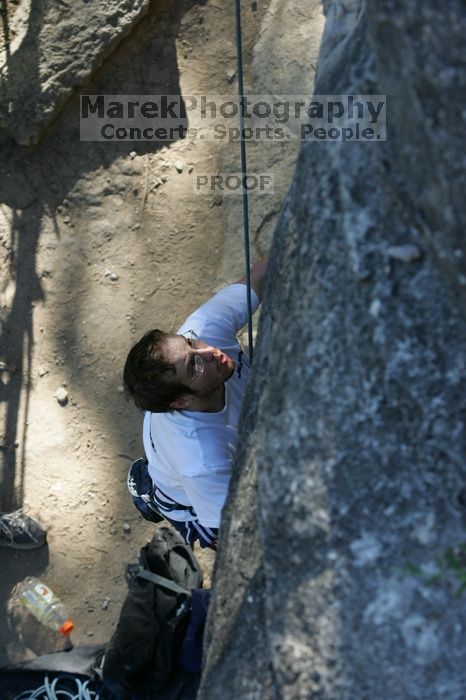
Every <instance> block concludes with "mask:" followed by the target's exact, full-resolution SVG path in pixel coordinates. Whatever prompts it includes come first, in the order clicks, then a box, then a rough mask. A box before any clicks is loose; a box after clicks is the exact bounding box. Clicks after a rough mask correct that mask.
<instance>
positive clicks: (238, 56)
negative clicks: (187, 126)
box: [235, 0, 254, 364]
mask: <svg viewBox="0 0 466 700" xmlns="http://www.w3.org/2000/svg"><path fill="white" fill-rule="evenodd" d="M235 15H236V65H237V73H238V97H239V100H240V111H239V124H240V132H241V137H240V148H241V174H242V178H241V181H242V183H243V230H244V267H245V276H246V294H247V304H248V344H249V359H250V362H251V364H252V360H253V354H254V348H253V338H252V300H251V270H250V255H249V211H248V191H247V189H246V178H247V165H246V143H245V140H244V88H243V58H242V48H241V2H240V0H235Z"/></svg>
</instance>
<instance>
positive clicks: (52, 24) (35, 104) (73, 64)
mask: <svg viewBox="0 0 466 700" xmlns="http://www.w3.org/2000/svg"><path fill="white" fill-rule="evenodd" d="M148 7H149V0H135V1H134V2H129V1H128V0H108V1H106V2H97V3H90V2H87V1H86V0H72V1H70V0H65V1H63V0H62V1H61V2H58V3H57V2H55V0H41V2H34V0H32V1H31V3H30V4H29V6H28V7H27V8H26V7H25V4H24V3H23V5H22V6H21V8H19V12H18V13H17V15H18V16H17V15H16V14H15V15H14V17H13V20H12V22H11V26H10V25H9V24H8V21H9V20H8V14H7V13H5V12H2V17H3V20H4V21H3V31H4V33H5V32H13V34H16V36H15V38H14V40H13V41H11V43H10V44H6V45H5V47H4V50H3V52H2V54H1V55H0V129H1V131H2V132H3V133H4V134H7V135H9V136H11V137H12V138H14V139H15V141H16V142H17V143H19V144H23V145H28V144H32V143H37V141H38V139H39V138H40V135H41V134H42V132H43V131H44V129H45V128H47V126H48V125H49V124H50V122H51V121H52V119H53V118H54V117H55V115H56V114H57V112H58V111H59V110H60V108H61V107H63V105H64V103H65V102H66V100H67V99H68V97H69V96H70V95H71V94H72V93H73V92H74V91H75V90H76V89H77V88H80V87H83V86H84V85H85V84H86V83H87V82H88V81H89V78H90V76H91V75H92V74H93V73H94V71H95V70H96V68H98V67H99V66H100V65H101V64H102V62H103V60H104V59H105V58H107V56H109V55H110V53H112V51H113V50H114V49H115V47H116V46H117V44H119V42H120V41H121V40H122V38H123V37H124V36H126V35H127V34H128V33H129V32H130V31H131V29H132V28H133V26H134V24H135V23H136V22H137V21H138V20H139V19H140V18H141V17H142V16H143V15H144V14H145V13H146V12H147V10H148ZM25 15H27V16H25ZM5 17H6V21H5Z"/></svg>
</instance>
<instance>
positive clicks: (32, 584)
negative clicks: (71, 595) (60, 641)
mask: <svg viewBox="0 0 466 700" xmlns="http://www.w3.org/2000/svg"><path fill="white" fill-rule="evenodd" d="M17 593H18V598H19V600H20V602H21V604H22V605H24V607H25V608H26V609H27V610H29V612H30V613H32V614H33V615H34V617H35V618H36V619H37V620H39V622H41V623H42V624H43V625H45V626H46V627H49V628H50V629H52V630H55V631H56V632H60V634H63V635H65V636H67V635H69V634H70V632H71V631H72V630H73V628H74V624H73V622H72V621H71V620H69V619H68V615H67V614H66V610H65V606H64V605H63V603H62V602H61V600H60V598H58V597H57V596H56V595H55V593H54V592H53V591H52V590H51V589H50V588H49V587H48V586H46V585H45V583H42V581H39V579H37V578H34V577H32V576H29V577H28V578H26V579H24V581H22V582H21V583H20V584H19V586H18V588H17Z"/></svg>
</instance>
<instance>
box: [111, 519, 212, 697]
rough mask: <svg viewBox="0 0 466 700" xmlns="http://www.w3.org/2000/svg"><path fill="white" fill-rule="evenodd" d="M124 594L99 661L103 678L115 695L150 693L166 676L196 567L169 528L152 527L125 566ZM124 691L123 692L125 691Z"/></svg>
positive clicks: (197, 583)
mask: <svg viewBox="0 0 466 700" xmlns="http://www.w3.org/2000/svg"><path fill="white" fill-rule="evenodd" d="M128 573H129V576H130V582H129V592H128V595H127V596H126V599H125V602H124V603H123V607H122V609H121V613H120V620H119V622H118V626H117V629H116V631H115V633H114V635H113V637H112V638H111V640H110V642H109V644H108V646H107V649H106V652H105V657H104V661H103V680H104V683H107V684H108V687H109V688H110V689H111V690H112V691H113V692H114V693H115V694H116V695H117V697H121V698H124V697H125V696H126V693H127V692H128V691H130V692H141V691H145V692H153V691H154V690H158V689H160V688H163V686H165V685H166V684H167V683H168V682H169V681H170V678H171V676H172V671H173V669H174V667H175V665H176V661H177V658H178V654H179V652H180V649H181V645H182V642H183V639H184V635H185V632H186V627H187V624H188V622H189V612H190V602H191V589H192V588H201V587H202V574H201V571H200V568H199V565H198V563H197V561H196V559H195V557H194V554H193V553H192V551H191V549H190V547H188V546H187V545H186V544H185V543H184V541H183V539H182V538H181V536H180V535H179V534H178V533H177V532H176V530H174V529H173V528H168V527H162V528H160V529H158V530H157V531H156V532H155V534H154V537H153V538H152V541H151V542H150V543H149V544H147V545H146V546H145V547H143V548H142V549H141V554H140V565H133V566H131V565H130V566H129V567H128ZM125 691H126V693H125Z"/></svg>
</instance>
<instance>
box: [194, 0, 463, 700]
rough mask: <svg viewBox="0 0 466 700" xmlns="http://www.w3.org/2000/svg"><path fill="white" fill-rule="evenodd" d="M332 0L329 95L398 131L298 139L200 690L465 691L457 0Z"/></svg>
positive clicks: (244, 696)
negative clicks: (375, 136) (376, 136)
mask: <svg viewBox="0 0 466 700" xmlns="http://www.w3.org/2000/svg"><path fill="white" fill-rule="evenodd" d="M326 5H327V7H326V11H327V16H328V19H327V27H326V29H325V34H324V40H323V45H322V47H321V53H320V60H319V65H318V78H317V84H316V89H315V93H316V94H386V95H387V114H388V117H387V125H388V139H387V141H386V142H385V143H382V142H377V143H352V144H350V143H347V144H341V143H315V142H314V143H307V144H304V145H303V147H302V149H301V153H300V157H299V160H298V164H297V168H296V171H295V175H294V179H293V183H292V186H291V189H290V191H289V195H288V199H287V203H286V206H285V208H284V211H283V213H282V216H281V219H280V221H279V224H278V227H277V229H276V232H275V238H274V243H273V248H272V255H271V261H270V270H269V279H268V287H267V294H266V300H265V303H264V309H263V315H262V318H261V325H260V331H259V342H258V346H257V348H256V353H255V366H254V372H253V379H252V382H251V386H250V390H249V393H248V396H247V400H246V406H245V411H244V413H243V417H242V428H241V439H240V449H239V452H238V458H237V463H236V468H235V475H234V479H233V483H232V487H231V492H230V497H229V500H228V503H227V506H226V510H225V513H224V521H223V526H222V533H221V534H222V546H221V550H220V552H219V555H218V558H217V564H216V573H215V595H214V599H213V604H212V607H211V610H210V618H209V626H208V634H207V640H206V665H205V670H204V676H203V684H202V688H201V693H200V698H201V699H202V700H214V699H217V698H219V699H220V698H221V699H222V700H228V699H229V698H231V699H233V698H235V700H237V699H238V698H241V700H249V699H252V698H254V699H255V698H257V699H258V700H259V699H260V700H265V699H268V698H281V699H283V698H284V699H287V700H288V699H289V700H296V699H297V698H302V699H304V698H306V699H308V698H313V699H316V700H317V699H319V700H321V699H322V700H324V699H325V700H395V699H396V700H408V699H409V700H411V699H412V700H462V699H463V698H464V696H465V687H466V671H465V665H464V655H465V651H466V643H465V627H466V612H465V597H464V596H465V591H464V582H465V580H466V546H465V542H466V537H465V534H464V528H465V520H466V505H465V504H466V491H465V475H466V468H465V466H466V465H465V452H466V451H465V432H466V431H465V425H464V420H465V408H466V392H465V382H464V370H465V348H466V342H465V341H466V337H465V336H466V333H465V310H464V309H465V307H464V302H465V296H466V274H465V272H466V270H465V258H464V245H463V236H464V234H463V227H462V221H463V219H464V216H463V210H464V203H463V199H464V189H465V184H466V183H465V180H466V178H465V169H464V158H463V157H462V153H463V151H464V149H463V136H462V131H463V129H464V123H462V117H461V115H462V114H463V115H464V113H465V108H466V104H465V95H466V90H465V75H466V73H465V71H464V65H462V62H463V59H462V56H464V52H463V51H462V44H463V37H464V36H465V34H466V22H465V13H464V4H463V3H462V2H460V0H452V2H450V3H448V4H447V5H439V4H438V3H436V2H434V0H422V1H421V0H392V1H391V2H381V1H380V0H374V1H372V0H371V2H367V3H365V2H337V1H334V2H330V3H326Z"/></svg>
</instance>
